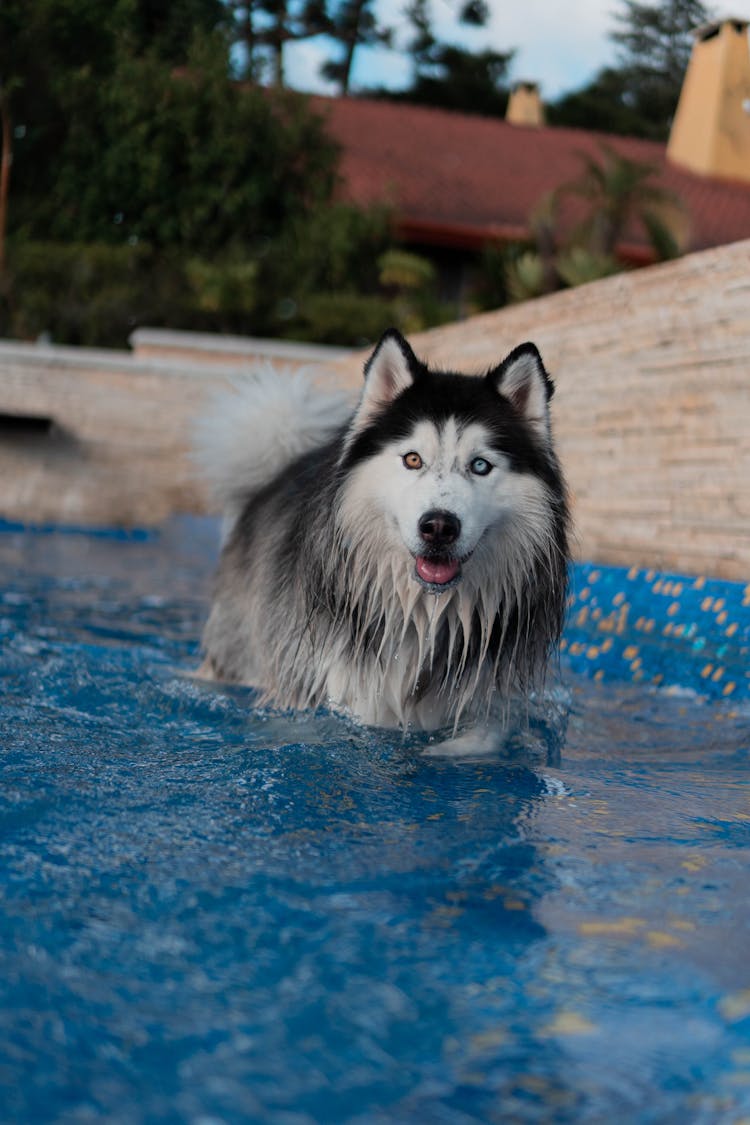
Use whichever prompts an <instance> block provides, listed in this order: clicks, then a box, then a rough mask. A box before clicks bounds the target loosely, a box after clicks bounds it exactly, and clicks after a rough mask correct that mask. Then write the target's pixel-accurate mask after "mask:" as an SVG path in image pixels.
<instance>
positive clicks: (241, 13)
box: [225, 0, 331, 87]
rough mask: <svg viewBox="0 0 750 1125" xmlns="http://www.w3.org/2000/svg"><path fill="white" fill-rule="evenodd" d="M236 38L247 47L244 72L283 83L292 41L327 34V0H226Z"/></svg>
mask: <svg viewBox="0 0 750 1125" xmlns="http://www.w3.org/2000/svg"><path fill="white" fill-rule="evenodd" d="M225 3H226V5H227V11H228V12H229V13H230V27H231V31H232V37H233V39H234V40H235V41H236V42H238V43H240V44H241V45H242V47H243V49H244V61H243V66H242V75H243V76H244V77H245V78H251V79H253V80H255V81H263V80H265V79H267V78H268V77H270V79H271V81H272V83H273V84H274V85H275V86H277V87H278V86H283V85H284V81H285V76H284V50H285V48H286V46H287V44H288V43H290V42H295V41H298V40H301V39H310V38H313V37H314V36H316V35H321V34H325V33H327V32H328V31H329V28H330V23H331V21H330V18H329V15H328V11H327V7H326V0H225Z"/></svg>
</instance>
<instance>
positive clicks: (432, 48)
mask: <svg viewBox="0 0 750 1125" xmlns="http://www.w3.org/2000/svg"><path fill="white" fill-rule="evenodd" d="M406 14H407V16H408V19H409V22H410V23H411V25H412V29H413V35H412V39H411V41H410V43H409V50H410V53H411V56H412V59H413V62H414V77H413V79H412V85H411V86H410V87H409V88H408V89H406V90H402V91H398V92H397V93H389V94H388V95H386V96H388V97H390V98H392V99H393V100H397V101H409V102H413V103H416V104H421V105H434V106H441V107H443V108H445V109H453V110H457V111H459V112H463V113H481V114H486V115H489V116H500V117H503V116H504V115H505V110H506V107H507V103H508V89H507V77H508V69H509V67H510V63H511V60H512V58H513V51H507V52H505V53H501V52H498V51H493V50H490V49H485V50H482V51H471V50H468V49H467V48H465V47H460V46H458V45H456V44H453V43H441V42H440V41H439V40H438V39H437V38H436V36H435V33H434V31H433V26H432V16H431V11H430V5H429V0H411V3H410V4H409V6H408V7H407V9H406ZM488 14H489V9H488V7H487V5H486V4H485V3H484V0H467V2H466V3H464V4H463V6H462V7H461V9H460V10H459V12H458V17H457V18H458V21H459V22H460V23H463V24H468V25H472V26H475V27H477V26H483V24H484V23H485V22H486V20H487V18H488Z"/></svg>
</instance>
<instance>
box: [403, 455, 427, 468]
mask: <svg viewBox="0 0 750 1125" xmlns="http://www.w3.org/2000/svg"><path fill="white" fill-rule="evenodd" d="M401 460H402V461H403V462H404V468H406V469H421V468H422V458H421V457H420V456H419V454H418V453H414V451H412V452H411V453H405V454H404V456H403V457H402V458H401Z"/></svg>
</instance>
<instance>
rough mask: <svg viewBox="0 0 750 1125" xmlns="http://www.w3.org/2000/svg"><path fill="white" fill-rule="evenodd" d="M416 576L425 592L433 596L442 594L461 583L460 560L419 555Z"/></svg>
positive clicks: (415, 566) (415, 564) (416, 563)
mask: <svg viewBox="0 0 750 1125" xmlns="http://www.w3.org/2000/svg"><path fill="white" fill-rule="evenodd" d="M414 574H415V576H416V579H417V581H418V582H419V583H420V585H422V586H423V587H424V588H425V590H428V591H429V592H430V593H431V594H442V593H443V591H444V590H452V589H453V587H454V586H457V585H458V583H459V582H460V581H461V562H460V560H459V559H450V558H441V557H440V556H430V557H428V556H427V555H417V557H416V559H415V560H414Z"/></svg>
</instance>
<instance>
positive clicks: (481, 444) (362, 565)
mask: <svg viewBox="0 0 750 1125" xmlns="http://www.w3.org/2000/svg"><path fill="white" fill-rule="evenodd" d="M552 390H553V386H552V382H551V380H550V378H549V376H548V375H547V372H546V371H545V369H544V365H543V363H542V360H541V357H540V355H539V352H538V351H537V349H536V347H535V346H534V345H533V344H521V346H520V347H518V348H516V349H515V350H514V351H512V352H511V353H510V355H509V356H508V357H507V358H506V359H505V360H503V362H502V363H501V364H500V365H499V366H497V367H495V368H493V370H491V371H490V372H489V373H488V374H487V375H485V376H484V377H478V376H473V375H458V374H455V373H453V372H443V371H432V370H429V369H428V368H427V366H426V365H425V364H423V363H422V362H420V360H418V359H417V358H416V356H415V355H414V353H413V351H412V349H411V348H410V346H409V344H408V343H407V342H406V340H405V339H404V338H403V337H402V336H401V335H400V334H399V333H398V332H397V331H395V330H390V331H388V332H386V334H385V335H384V336H383V338H382V339H381V341H380V343H379V344H378V345H377V347H376V348H375V351H374V352H373V354H372V356H371V358H370V359H369V361H368V362H367V364H366V366H365V386H364V391H363V394H362V397H361V399H360V401H359V404H358V405H356V407H355V408H354V409H352V405H353V404H347V403H346V402H345V401H344V400H343V399H342V398H340V397H337V396H332V395H330V394H322V393H320V392H319V391H316V389H315V387H314V385H313V383H312V382H311V381H309V380H306V379H305V378H304V377H303V376H301V375H297V376H295V377H293V378H289V377H286V378H285V377H284V376H283V375H279V374H277V373H274V372H273V371H270V370H269V371H266V372H265V373H262V374H260V375H259V376H258V377H257V379H256V380H255V381H252V382H251V383H250V385H249V386H248V388H247V389H246V391H245V392H244V393H242V394H240V395H239V397H235V398H234V399H231V400H228V402H225V404H224V407H223V411H219V413H218V414H216V416H215V417H213V418H212V419H211V420H210V422H209V423H208V424H207V425H206V426H204V432H203V435H202V441H201V445H202V456H201V460H202V462H203V465H204V469H205V470H206V472H207V474H208V476H209V478H210V480H211V481H212V483H213V485H214V489H215V492H216V493H217V495H218V497H219V498H220V499H221V501H222V503H223V506H224V510H225V516H226V524H225V528H226V539H225V544H224V548H223V552H222V556H221V562H220V566H219V572H218V577H217V583H216V591H215V600H214V603H213V607H212V609H211V614H210V617H209V620H208V624H207V626H206V630H205V635H204V647H205V662H204V665H203V668H202V672H203V674H205V675H208V676H210V677H213V678H216V679H222V680H228V681H234V682H237V683H243V684H250V685H252V686H254V687H256V688H258V689H259V690H260V692H261V693H262V695H261V698H262V700H263V701H264V702H265V703H268V704H272V705H275V706H278V707H281V708H307V707H318V706H330V707H334V708H338V709H343V710H345V711H346V712H348V713H349V714H350V715H352V716H353V717H355V718H357V719H359V720H360V721H362V722H364V723H369V724H374V725H377V726H383V727H399V726H400V727H403V728H407V729H417V730H419V729H421V730H434V729H437V728H441V727H446V726H448V727H453V729H454V731H455V729H456V727H457V725H458V723H459V721H461V723H462V724H463V720H464V719H466V720H472V721H476V720H479V719H482V718H483V717H484V716H485V715H486V714H487V713H489V711H490V708H491V707H492V705H493V701H495V700H498V699H499V700H501V701H502V700H508V699H509V698H510V697H512V696H514V695H517V694H518V693H523V694H527V693H529V692H530V691H532V690H533V689H534V688H535V687H537V686H538V685H539V682H540V680H541V678H542V676H543V673H544V669H545V665H546V662H547V659H548V656H549V654H550V651H551V649H552V648H553V647H554V645H555V643H556V642H557V640H558V638H559V635H560V630H561V627H562V621H563V613H564V606H565V595H566V581H567V564H568V547H567V527H568V509H567V503H566V494H565V486H564V482H563V478H562V475H561V471H560V467H559V465H558V461H557V458H556V456H555V453H554V450H553V444H552V436H551V432H550V422H549V409H548V403H549V399H550V397H551V395H552Z"/></svg>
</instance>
